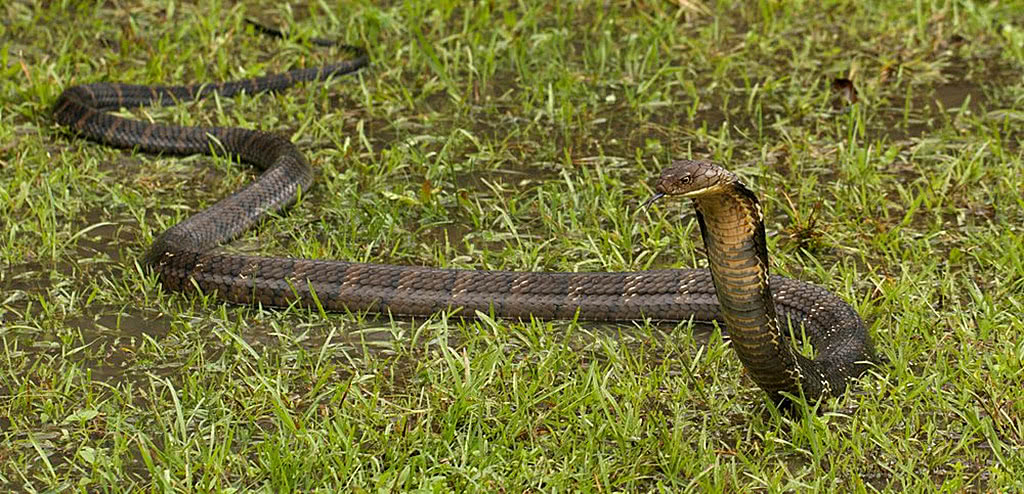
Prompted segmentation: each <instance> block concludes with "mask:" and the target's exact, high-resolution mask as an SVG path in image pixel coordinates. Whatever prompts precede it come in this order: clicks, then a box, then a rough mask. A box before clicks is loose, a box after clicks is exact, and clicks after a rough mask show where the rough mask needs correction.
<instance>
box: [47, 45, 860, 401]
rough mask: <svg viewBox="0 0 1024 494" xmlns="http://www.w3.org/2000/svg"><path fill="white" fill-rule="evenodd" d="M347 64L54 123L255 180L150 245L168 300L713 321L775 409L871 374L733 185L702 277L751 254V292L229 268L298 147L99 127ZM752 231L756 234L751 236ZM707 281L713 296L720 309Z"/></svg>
mask: <svg viewBox="0 0 1024 494" xmlns="http://www.w3.org/2000/svg"><path fill="white" fill-rule="evenodd" d="M355 50H356V56H355V57H354V58H353V59H352V60H348V61H344V62H340V63H334V64H330V65H326V66H324V67H320V68H311V69H299V70H292V71H289V72H284V73H280V74H275V75H268V76H265V77H259V78H253V79H246V80H240V81H235V82H226V83H214V84H193V85H187V86H142V85H130V84H120V83H95V84H86V85H79V86H73V87H70V88H67V89H66V90H65V91H64V92H63V93H62V94H61V95H60V97H59V98H58V99H57V102H56V103H55V105H54V108H53V115H54V118H55V119H56V121H57V122H58V123H60V124H61V125H64V126H66V127H68V128H69V129H70V130H71V131H72V132H74V133H75V134H77V135H79V136H81V137H84V138H87V139H90V140H94V141H98V142H100V143H103V144H107V145H111V146H116V147H122V148H136V149H139V150H142V151H147V152H152V153H174V154H199V153H207V154H209V153H211V152H212V151H213V150H216V151H217V152H223V153H227V154H231V155H235V156H237V157H238V158H239V159H240V160H242V161H245V162H247V163H251V164H253V165H255V166H256V167H258V168H260V169H261V170H263V173H262V174H261V175H260V176H259V178H258V179H256V181H254V182H253V183H251V184H249V185H248V186H246V187H244V188H242V189H241V190H239V191H237V192H235V193H234V194H232V195H230V196H228V197H226V198H224V199H222V200H220V201H219V202H217V203H216V204H214V205H213V206H210V207H209V208H207V209H205V210H202V211H200V212H198V213H196V214H194V215H192V216H191V217H189V218H187V219H185V220H184V221H182V222H181V223H178V224H177V225H175V226H173V227H171V228H169V229H167V230H166V231H165V232H163V234H161V235H160V236H159V238H157V240H156V241H155V242H154V243H153V245H152V246H151V247H150V249H149V251H148V253H147V254H146V258H145V264H146V265H147V266H149V268H150V269H152V270H153V271H154V272H156V273H157V274H158V275H159V279H160V281H161V282H162V283H163V284H164V286H165V287H167V288H168V289H171V290H177V291H182V292H194V291H195V290H196V289H197V288H198V289H199V290H201V291H202V292H203V293H215V294H216V295H217V296H218V297H220V298H222V299H223V300H227V301H230V302H236V303H242V304H248V303H260V304H262V305H264V306H288V305H291V304H293V303H295V302H298V303H300V304H302V305H304V306H314V307H315V306H316V305H318V304H319V305H320V306H322V307H323V308H324V309H327V310H336V311H352V312H357V311H370V312H380V313H391V314H398V315H428V314H432V313H435V312H438V311H445V310H453V309H461V313H462V314H466V315H472V314H474V313H475V311H482V312H484V313H491V314H493V315H495V316H498V317H510V318H517V317H518V318H526V317H536V318H542V319H571V318H576V317H578V318H579V319H582V320H599V321H628V320H639V319H652V320H671V321H685V320H690V319H692V320H694V321H701V322H712V321H717V322H719V323H721V324H723V325H724V326H726V327H727V329H728V331H729V334H730V337H731V338H732V340H733V342H734V343H733V346H734V347H735V348H736V350H737V352H739V354H740V358H741V360H742V362H743V364H744V365H745V366H746V368H747V369H748V370H749V372H750V374H751V377H753V378H754V380H755V382H756V383H757V384H758V385H759V386H761V387H762V388H763V389H764V390H765V391H767V392H768V393H769V395H770V396H771V397H772V398H773V399H775V400H777V401H778V400H779V399H780V393H782V392H788V393H793V394H798V393H800V392H801V389H802V392H803V393H804V395H805V396H806V397H807V398H809V399H816V398H818V397H819V396H822V395H826V394H830V393H831V394H835V393H838V392H841V391H842V390H843V389H845V387H846V384H847V382H848V381H849V380H850V379H852V378H854V377H856V376H859V375H860V374H861V373H862V372H863V371H864V370H865V369H866V368H867V367H868V365H869V362H870V361H872V360H874V358H875V357H874V352H873V348H872V346H871V341H870V339H869V338H868V335H867V331H866V329H865V327H864V324H863V322H862V321H861V319H860V317H859V316H858V315H857V313H856V312H855V311H854V310H853V308H851V307H850V306H849V305H848V304H846V303H845V302H843V301H842V300H840V299H839V298H837V297H836V296H834V295H832V294H831V293H829V292H828V291H826V290H824V289H822V288H820V287H817V286H814V285H811V284H808V283H804V282H801V281H797V280H792V279H788V278H784V277H780V276H771V277H770V278H766V277H767V251H766V250H765V249H764V229H763V224H761V223H760V222H761V220H760V213H759V209H758V205H757V202H756V199H755V198H754V196H753V195H752V194H749V192H743V191H745V190H746V189H745V188H743V187H742V185H739V187H740V188H738V189H736V191H734V192H732V193H730V194H729V195H730V196H732V197H731V199H736V198H738V197H739V198H745V199H744V200H742V201H734V202H733V203H723V202H721V201H719V200H718V199H714V200H710V199H709V200H707V201H704V202H702V201H700V200H698V201H697V202H698V209H699V211H700V217H701V229H702V234H703V235H704V239H705V242H706V243H707V246H708V251H709V253H710V254H711V264H712V266H715V265H716V263H718V264H721V261H722V259H719V260H717V261H716V255H718V254H720V253H723V252H725V251H726V250H728V246H729V245H731V244H728V242H736V241H739V242H740V243H744V242H747V243H750V245H755V244H756V245H757V247H756V249H755V250H756V252H755V254H754V255H755V257H754V258H746V259H745V260H743V259H741V260H740V261H742V262H740V264H743V263H744V262H747V263H748V264H749V263H753V264H751V266H754V268H753V269H754V271H750V272H749V273H746V274H750V273H753V274H754V275H755V278H756V277H757V276H760V277H761V278H760V281H758V283H759V284H757V285H755V286H751V285H750V284H749V283H747V284H746V285H744V284H743V283H742V281H743V280H741V279H739V278H736V279H732V278H729V276H730V275H734V274H737V273H739V272H738V271H735V270H733V271H729V270H726V271H722V270H720V269H714V271H715V273H716V274H715V280H713V279H712V274H711V272H710V271H709V270H706V269H673V270H658V271H639V272H619V273H607V272H591V273H541V272H512V271H474V270H457V269H436V268H426V267H415V266H395V265H386V264H366V263H351V262H344V261H334V260H310V259H295V258H281V257H256V256H247V255H237V254H229V253H222V252H218V251H216V249H215V248H216V247H217V246H218V245H220V244H223V243H225V242H228V241H230V240H232V239H234V238H235V237H237V236H238V235H239V234H241V233H242V232H244V231H246V230H247V229H249V228H251V227H252V226H254V225H255V224H256V223H257V222H259V221H260V220H261V219H263V218H264V217H265V216H266V215H267V214H269V213H272V212H275V211H279V210H280V209H281V208H283V207H285V206H287V205H288V204H290V203H292V202H293V201H294V200H295V198H296V194H297V193H298V192H299V190H300V189H301V190H307V189H308V187H309V186H310V184H311V182H312V173H311V169H310V165H309V164H308V162H307V161H306V159H305V157H304V156H303V155H302V154H301V153H300V152H299V150H298V149H297V148H296V147H295V145H293V144H292V143H291V142H290V141H289V140H288V139H287V138H285V137H281V136H278V135H275V134H270V133H267V132H261V131H256V130H248V129H242V128H236V127H181V126H165V125H157V124H153V123H149V122H144V121H139V120H132V119H127V118H122V117H118V116H115V115H113V114H110V113H107V110H109V109H114V108H118V107H137V106H143V105H149V104H153V103H163V104H174V103H176V102H178V101H181V100H192V99H199V98H203V97H205V96H208V95H210V94H214V93H217V94H219V95H221V96H231V95H234V94H237V93H239V92H241V91H245V92H247V93H249V94H253V93H258V92H265V91H277V90H281V89H284V88H286V87H289V86H291V85H293V84H295V83H297V82H302V81H314V80H322V79H326V78H328V77H330V76H334V75H340V74H346V73H349V72H353V71H356V70H358V69H359V68H362V67H364V66H365V65H367V63H368V57H367V55H366V53H365V52H364V51H362V50H360V49H355ZM719 199H720V198H719ZM705 203H706V204H705ZM730 204H731V205H730ZM744 218H745V219H744ZM751 218H756V222H750V221H749V220H750V219H751ZM736 221H740V222H741V223H742V222H744V221H745V222H746V223H743V224H740V227H741V229H743V230H744V231H746V232H748V234H749V235H748V237H746V238H737V237H735V236H728V237H727V236H721V235H718V230H719V229H722V228H726V229H728V228H731V227H730V226H729V225H730V224H731V225H732V226H736V225H737V223H736ZM723 242H727V243H723ZM751 259H753V260H751ZM735 261H736V259H732V260H731V261H729V262H735ZM748 267H749V266H748ZM744 269H746V268H744ZM727 278H728V279H727ZM740 278H742V276H741V277H740ZM716 280H717V281H719V282H720V285H721V286H722V287H723V288H724V290H722V292H720V293H719V295H718V296H716V289H715V281H716ZM737 280H739V281H737ZM764 280H767V282H765V281H764ZM748 281H749V280H748ZM723 283H724V284H723ZM751 290H752V291H751ZM723 294H724V297H723ZM752 294H753V295H752ZM765 297H767V298H765ZM719 298H722V300H723V303H720V302H719ZM756 300H759V301H760V302H759V303H760V306H759V307H760V309H757V307H755V306H757V305H758V303H752V301H756ZM766 301H767V303H765V302H766ZM723 304H724V305H723ZM723 307H726V310H723ZM751 307H755V310H754V312H757V310H760V312H761V313H762V314H761V315H760V316H757V317H762V316H763V317H764V318H771V321H768V322H766V321H764V320H758V321H756V322H754V323H751V322H750V321H748V320H746V319H744V317H745V316H744V315H743V313H742V311H743V310H749V309H750V308H751ZM776 312H777V314H778V316H780V317H779V319H777V320H776V318H775V313H776ZM779 320H781V321H790V322H791V323H792V325H793V327H794V328H797V329H796V331H799V328H801V327H802V328H803V330H804V331H805V333H806V335H807V336H808V337H809V339H810V341H811V344H812V345H813V347H814V349H815V353H816V354H817V355H816V357H815V358H814V359H813V360H811V359H808V358H806V357H803V356H800V355H797V354H796V353H795V351H794V350H793V348H792V345H791V343H790V341H789V337H788V336H787V334H788V333H787V331H788V326H786V327H785V328H780V327H779V326H780V325H779V323H778V321H779ZM801 325H802V326H801Z"/></svg>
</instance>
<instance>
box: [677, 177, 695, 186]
mask: <svg viewBox="0 0 1024 494" xmlns="http://www.w3.org/2000/svg"><path fill="white" fill-rule="evenodd" d="M690 182H693V177H691V176H689V175H684V176H683V177H682V178H680V179H679V183H681V184H683V185H689V184H690Z"/></svg>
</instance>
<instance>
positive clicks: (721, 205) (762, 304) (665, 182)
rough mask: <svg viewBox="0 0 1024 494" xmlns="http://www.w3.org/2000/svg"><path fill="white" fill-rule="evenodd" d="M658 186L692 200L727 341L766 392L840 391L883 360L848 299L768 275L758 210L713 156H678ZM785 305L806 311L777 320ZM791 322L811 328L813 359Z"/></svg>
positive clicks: (660, 190) (750, 195)
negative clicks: (799, 348)
mask: <svg viewBox="0 0 1024 494" xmlns="http://www.w3.org/2000/svg"><path fill="white" fill-rule="evenodd" d="M656 190H657V192H658V194H659V196H660V195H676V196H682V197H689V198H691V199H693V204H694V208H695V209H696V211H697V220H698V222H699V223H700V230H701V236H702V237H703V238H704V245H705V247H706V249H707V253H708V263H709V265H710V268H711V277H712V279H713V282H714V285H715V293H716V294H717V296H718V300H719V303H720V307H721V317H722V319H723V320H724V322H725V326H726V328H728V332H729V338H730V339H731V340H732V345H733V348H734V349H735V350H736V353H737V354H738V355H739V357H740V361H742V362H743V365H744V367H746V369H747V371H748V372H750V377H751V378H752V379H753V380H754V382H756V383H757V385H758V386H760V387H761V389H763V390H765V391H766V392H767V393H768V394H769V396H771V397H773V399H775V400H779V399H780V396H781V394H782V393H789V394H793V395H799V394H800V393H801V391H802V392H803V394H804V395H805V396H806V397H807V398H808V399H812V400H813V399H817V398H818V397H820V396H825V395H830V394H837V393H839V392H841V391H842V390H844V389H845V388H846V384H847V383H848V381H849V380H850V379H852V378H854V377H857V376H859V375H861V374H862V373H863V372H864V371H865V370H866V369H867V368H868V367H869V366H870V365H872V364H873V363H876V362H878V359H877V357H876V355H875V352H874V347H873V344H872V342H871V339H870V338H869V336H868V333H867V328H866V327H865V325H864V322H863V321H862V320H861V318H860V316H859V315H858V314H857V312H856V311H854V310H853V308H852V307H850V305H849V304H847V303H846V302H843V301H842V300H840V299H839V298H838V297H836V296H835V295H833V294H831V293H829V292H827V291H825V290H824V289H821V288H819V287H816V286H814V285H810V284H807V283H802V282H798V281H795V280H790V279H787V278H782V277H779V276H770V275H769V272H768V247H767V242H766V240H765V231H764V219H763V217H762V215H761V207H760V204H759V203H758V201H757V197H756V196H755V195H754V194H753V193H752V192H751V191H750V190H749V189H747V188H746V186H744V185H743V184H742V183H740V181H739V179H738V178H737V177H736V175H734V174H732V173H730V172H728V171H726V170H725V169H723V168H721V167H719V166H717V165H715V164H713V163H711V162H708V161H692V160H679V161H675V162H673V164H672V166H670V167H669V168H666V169H665V170H663V171H662V174H661V177H660V178H659V179H658V183H657V185H656ZM787 305H788V306H797V307H801V308H802V310H801V313H800V314H793V313H792V312H791V311H788V310H783V311H782V315H784V316H785V317H783V318H780V317H779V315H780V314H779V311H777V306H783V307H785V306H787ZM787 321H788V324H787ZM789 324H792V327H793V328H794V329H796V330H797V331H799V329H800V328H801V326H802V328H803V330H804V331H806V333H807V335H808V336H809V338H810V340H811V344H812V345H813V347H814V349H815V352H816V354H817V357H816V358H815V359H814V360H811V359H809V358H807V357H804V356H802V355H800V354H799V353H797V352H796V350H795V349H794V347H793V344H792V342H790V339H789V336H788V334H789V330H790V326H789ZM796 334H799V333H798V332H797V333H796Z"/></svg>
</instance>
